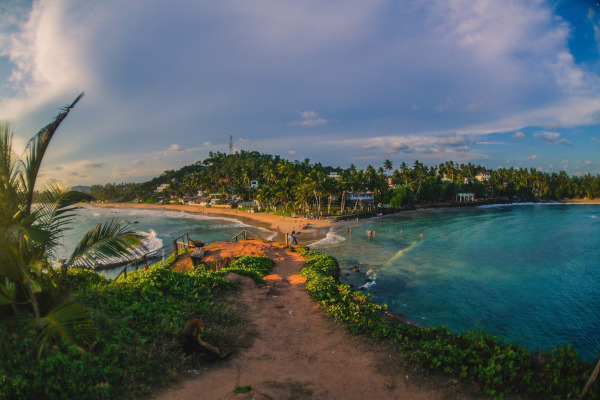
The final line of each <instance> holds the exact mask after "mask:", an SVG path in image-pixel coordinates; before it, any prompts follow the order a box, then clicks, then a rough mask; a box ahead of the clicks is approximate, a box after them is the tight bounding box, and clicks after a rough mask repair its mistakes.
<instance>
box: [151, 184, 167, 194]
mask: <svg viewBox="0 0 600 400" xmlns="http://www.w3.org/2000/svg"><path fill="white" fill-rule="evenodd" d="M168 187H169V184H168V183H163V184H162V185H159V186H158V187H157V188H156V190H155V191H154V193H160V192H163V191H165V189H166V188H168Z"/></svg>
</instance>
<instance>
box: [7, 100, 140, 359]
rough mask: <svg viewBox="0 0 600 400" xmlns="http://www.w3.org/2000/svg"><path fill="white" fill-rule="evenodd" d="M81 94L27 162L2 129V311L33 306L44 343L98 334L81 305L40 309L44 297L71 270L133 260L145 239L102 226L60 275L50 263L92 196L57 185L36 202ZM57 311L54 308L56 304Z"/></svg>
mask: <svg viewBox="0 0 600 400" xmlns="http://www.w3.org/2000/svg"><path fill="white" fill-rule="evenodd" d="M82 96H83V93H82V94H80V95H79V96H78V97H77V98H76V99H75V100H74V101H73V102H72V103H71V104H70V105H68V106H66V107H65V108H63V109H62V110H61V112H60V113H59V114H58V116H57V117H56V118H55V119H54V120H53V121H52V122H51V123H49V124H48V125H46V126H45V127H44V128H42V129H41V130H40V131H39V132H38V133H37V134H36V135H35V136H34V137H33V138H32V139H31V140H30V141H29V142H28V144H27V148H26V153H27V154H26V156H25V160H21V159H20V158H19V157H17V156H16V155H15V153H14V151H13V148H12V133H11V130H10V127H9V126H8V124H5V123H4V124H0V188H1V190H0V307H2V306H3V305H4V306H6V305H11V306H12V309H13V311H14V312H15V313H17V312H19V311H20V310H22V308H23V306H30V307H31V310H32V311H33V313H34V315H35V319H36V321H37V323H38V326H39V327H40V339H41V341H42V346H41V348H40V351H41V349H42V348H43V346H44V343H45V342H46V341H47V340H51V339H52V338H55V337H58V336H62V337H65V338H66V339H67V340H69V341H71V342H72V343H75V335H76V334H77V335H78V336H79V337H80V338H82V339H83V340H85V339H90V338H91V337H93V336H94V335H95V327H94V325H93V321H92V319H91V317H90V314H89V313H88V312H87V310H86V309H85V308H84V307H83V306H82V305H81V304H79V303H76V302H64V303H62V304H59V305H58V306H57V307H56V308H54V309H53V310H51V311H49V312H48V313H47V314H46V315H45V316H44V317H42V316H41V315H42V312H45V311H47V309H48V308H49V307H48V305H47V304H43V305H42V304H40V303H39V302H38V296H39V295H40V293H42V292H53V291H55V288H56V287H57V286H58V285H59V284H60V282H61V278H63V277H64V274H65V273H66V271H67V270H68V268H69V267H73V266H81V267H89V266H92V265H94V264H96V263H98V262H100V261H105V260H107V259H110V258H114V257H123V256H131V251H134V252H135V251H136V250H135V249H139V246H140V244H141V237H140V235H139V234H137V233H135V232H133V231H131V230H128V229H127V228H126V227H125V226H121V225H120V224H118V223H117V222H115V221H110V222H108V223H106V224H102V223H99V224H98V225H97V226H96V227H95V228H93V229H92V230H91V231H90V232H88V233H87V234H86V235H85V236H84V237H83V238H82V239H81V241H80V242H79V244H78V245H77V247H76V248H75V250H74V251H73V254H72V255H71V257H69V259H68V261H67V262H66V263H65V264H63V266H62V268H61V269H59V270H58V271H56V270H55V269H53V268H52V267H51V264H50V260H51V259H52V257H53V255H54V250H55V248H56V246H57V245H58V244H59V239H60V237H61V236H62V234H63V232H64V231H65V230H66V229H68V224H69V223H70V222H71V221H72V219H73V217H74V216H75V214H74V211H75V210H76V207H75V204H76V203H78V202H79V201H81V200H83V199H85V198H87V195H85V194H83V193H79V192H74V191H67V190H63V189H61V188H59V187H58V186H57V185H54V186H50V187H49V188H47V189H45V190H44V191H43V192H42V193H41V196H40V199H39V202H38V203H36V204H34V203H33V194H34V189H35V184H36V180H37V177H38V172H39V169H40V166H41V164H42V159H43V157H44V154H45V153H46V150H47V148H48V145H49V144H50V141H51V139H52V137H53V136H54V133H55V132H56V130H57V129H58V127H59V125H60V123H61V122H62V121H63V120H64V119H65V118H66V117H67V115H68V114H69V112H70V111H71V110H72V109H73V107H74V106H75V104H77V102H78V101H79V100H80V99H81V97H82ZM50 305H51V306H52V305H53V304H50Z"/></svg>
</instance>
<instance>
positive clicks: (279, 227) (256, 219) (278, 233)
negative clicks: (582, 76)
mask: <svg viewBox="0 0 600 400" xmlns="http://www.w3.org/2000/svg"><path fill="white" fill-rule="evenodd" d="M517 203H519V202H514V203H512V202H505V201H493V202H492V201H490V202H475V203H452V204H446V203H443V204H432V205H425V206H417V207H413V208H410V209H407V210H398V211H396V212H391V213H383V215H377V214H375V213H373V215H363V216H361V217H360V220H363V221H362V222H364V220H368V219H371V218H376V217H382V216H383V217H388V216H393V215H395V216H398V215H402V214H404V213H415V212H416V213H419V212H426V211H431V210H434V209H452V208H455V209H462V208H470V207H473V208H475V207H478V206H482V205H503V204H504V205H512V204H517ZM87 204H88V205H90V206H92V207H100V208H131V209H141V210H156V211H177V212H184V213H190V214H199V215H208V216H212V217H215V218H219V217H224V218H234V219H237V220H239V221H241V222H243V223H244V224H247V225H250V226H252V227H255V228H260V229H266V230H268V231H271V232H273V234H274V236H273V238H272V239H271V240H272V241H275V242H285V239H286V234H289V233H291V232H292V231H296V232H297V233H298V236H297V238H298V244H300V245H303V246H307V245H311V244H314V243H316V242H318V241H321V240H323V239H325V238H326V237H327V235H328V234H329V232H331V228H332V227H334V226H340V225H343V224H348V223H349V222H350V221H352V220H354V218H355V216H351V217H350V216H342V217H335V218H333V219H327V218H325V219H309V218H301V217H297V218H292V217H284V216H280V215H273V214H269V213H264V212H259V213H249V212H243V211H240V210H238V209H231V208H217V207H205V206H200V205H190V204H183V205H182V204H135V203H87ZM554 204H590V205H600V199H592V200H589V199H568V200H562V201H557V202H556V203H554Z"/></svg>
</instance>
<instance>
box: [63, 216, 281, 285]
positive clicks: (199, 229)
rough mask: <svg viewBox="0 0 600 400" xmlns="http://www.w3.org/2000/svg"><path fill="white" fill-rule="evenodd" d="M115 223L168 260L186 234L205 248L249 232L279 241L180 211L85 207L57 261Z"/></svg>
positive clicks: (263, 232)
mask: <svg viewBox="0 0 600 400" xmlns="http://www.w3.org/2000/svg"><path fill="white" fill-rule="evenodd" d="M113 219H115V220H118V221H119V222H121V223H124V224H127V225H128V227H129V229H132V230H135V231H137V232H139V233H141V234H142V235H143V237H144V239H143V244H144V246H145V247H146V249H147V250H146V252H148V253H150V252H156V254H159V255H162V248H165V249H164V252H165V254H166V256H167V257H168V256H169V254H170V253H171V252H172V251H173V245H172V243H173V240H174V239H176V238H178V237H179V236H181V235H186V234H187V236H186V238H187V237H189V238H190V239H192V240H200V241H202V242H204V243H205V244H210V243H212V242H215V241H222V240H232V238H233V236H235V235H237V234H238V233H240V232H241V231H242V230H243V229H247V230H248V234H249V236H251V237H260V238H263V239H267V240H271V239H273V238H274V237H275V232H272V231H269V230H267V229H264V228H258V227H254V226H251V225H248V224H245V223H243V222H241V221H239V220H237V219H233V218H227V217H214V216H211V215H205V214H196V213H185V212H179V211H164V210H143V209H138V208H104V207H94V206H86V205H84V206H81V207H80V208H79V209H78V210H77V212H76V215H75V218H74V220H73V223H72V224H71V226H70V229H69V230H67V231H65V233H64V236H63V238H62V240H61V245H60V246H59V247H58V248H57V250H56V254H55V259H56V260H58V259H66V258H68V257H69V255H70V254H71V253H72V251H73V249H74V248H75V246H76V245H77V242H78V241H79V240H80V239H81V237H82V236H83V235H84V234H85V233H86V232H87V231H89V230H90V229H92V228H93V227H94V226H95V225H96V224H97V223H98V222H107V221H110V220H113ZM180 240H181V239H180ZM159 261H160V260H159ZM121 269H122V266H119V267H115V268H112V269H108V270H102V271H99V272H100V273H102V274H103V275H105V276H106V277H108V278H114V277H116V276H117V274H118V273H119V272H120V271H121Z"/></svg>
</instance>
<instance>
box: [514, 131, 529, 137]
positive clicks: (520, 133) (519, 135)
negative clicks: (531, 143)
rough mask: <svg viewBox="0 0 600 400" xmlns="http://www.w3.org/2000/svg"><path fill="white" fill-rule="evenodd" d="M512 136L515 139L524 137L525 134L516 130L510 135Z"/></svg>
mask: <svg viewBox="0 0 600 400" xmlns="http://www.w3.org/2000/svg"><path fill="white" fill-rule="evenodd" d="M512 137H513V138H515V139H525V138H526V137H527V136H525V134H524V133H523V132H521V131H518V132H515V133H514V134H513V135H512Z"/></svg>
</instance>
